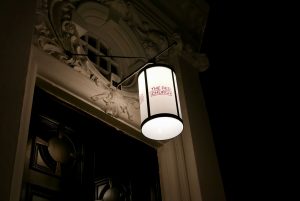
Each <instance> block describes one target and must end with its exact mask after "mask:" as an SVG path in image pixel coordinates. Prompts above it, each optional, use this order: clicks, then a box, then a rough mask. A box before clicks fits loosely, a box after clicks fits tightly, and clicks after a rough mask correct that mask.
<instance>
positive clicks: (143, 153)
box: [21, 87, 161, 201]
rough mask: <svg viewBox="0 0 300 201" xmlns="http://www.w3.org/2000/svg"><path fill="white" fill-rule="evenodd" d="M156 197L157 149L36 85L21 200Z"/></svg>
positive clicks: (157, 200) (154, 199)
mask: <svg viewBox="0 0 300 201" xmlns="http://www.w3.org/2000/svg"><path fill="white" fill-rule="evenodd" d="M52 200H55V201H58V200H64V201H66V200H72V201H74V200H75V201H77V200H78V201H80V200H82V201H83V200H84V201H92V200H99V201H100V200H102V201H138V200H145V201H161V193H160V185H159V170H158V160H157V153H156V150H155V149H154V148H152V147H150V146H148V145H146V144H144V143H142V142H140V141H138V140H136V139H133V138H131V137H129V136H127V135H126V134H124V133H122V132H121V131H119V130H117V129H115V128H113V127H111V126H108V125H107V124H105V123H103V122H101V121H100V120H98V119H96V118H93V117H92V116H90V115H88V114H86V113H84V112H82V111H80V110H78V109H76V108H74V107H72V106H71V105H69V104H67V103H65V102H63V101H60V100H59V99H57V98H56V97H54V96H52V95H50V94H48V93H47V92H46V91H44V90H42V89H40V88H38V87H36V89H35V93H34V100H33V107H32V114H31V121H30V130H29V137H28V144H27V152H26V162H25V169H24V176H23V188H22V196H21V201H52Z"/></svg>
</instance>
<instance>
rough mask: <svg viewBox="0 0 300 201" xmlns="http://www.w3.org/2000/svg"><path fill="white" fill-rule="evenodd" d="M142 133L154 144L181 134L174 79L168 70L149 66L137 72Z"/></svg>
mask: <svg viewBox="0 0 300 201" xmlns="http://www.w3.org/2000/svg"><path fill="white" fill-rule="evenodd" d="M138 85H139V100H140V114H141V130H142V133H143V135H145V136H146V137H148V138H150V139H154V140H166V139H170V138H173V137H175V136H177V135H179V134H180V133H181V132H182V130H183V122H182V114H181V109H180V102H179V95H178V87H177V81H176V75H175V72H174V70H173V68H172V67H171V66H168V65H165V64H154V63H148V64H146V66H144V68H143V69H142V70H141V71H140V72H139V76H138Z"/></svg>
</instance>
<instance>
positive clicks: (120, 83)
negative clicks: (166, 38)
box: [116, 41, 177, 88]
mask: <svg viewBox="0 0 300 201" xmlns="http://www.w3.org/2000/svg"><path fill="white" fill-rule="evenodd" d="M174 45H177V42H176V41H174V42H173V43H172V44H171V45H169V46H168V47H167V48H166V49H164V50H162V51H161V52H159V53H158V54H157V55H156V56H154V57H152V58H151V59H149V60H148V61H147V62H146V63H145V64H143V65H142V66H141V67H139V68H138V69H137V70H135V71H134V72H132V73H131V74H129V75H128V76H126V77H125V78H124V79H123V80H121V81H120V82H119V83H118V84H117V86H116V87H117V88H119V87H120V86H121V85H122V84H123V83H124V82H125V81H127V80H128V79H129V78H131V77H132V76H133V75H135V74H136V73H138V72H139V71H141V70H143V69H144V68H145V66H146V64H147V63H155V61H156V58H157V57H159V56H160V55H162V54H163V53H164V52H165V51H167V50H168V49H170V48H171V47H173V46H174Z"/></svg>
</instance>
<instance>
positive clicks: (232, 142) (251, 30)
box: [199, 0, 288, 201]
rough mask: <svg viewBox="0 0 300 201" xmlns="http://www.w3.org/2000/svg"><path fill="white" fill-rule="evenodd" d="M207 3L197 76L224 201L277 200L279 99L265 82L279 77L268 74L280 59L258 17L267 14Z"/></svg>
mask: <svg viewBox="0 0 300 201" xmlns="http://www.w3.org/2000/svg"><path fill="white" fill-rule="evenodd" d="M207 2H208V3H209V4H210V12H209V16H208V21H207V26H206V30H205V35H204V39H203V43H202V50H201V51H202V53H206V54H207V56H208V59H209V62H210V67H209V69H208V70H207V71H205V72H202V73H199V78H200V83H201V85H202V88H203V94H204V98H205V102H206V107H207V111H208V115H209V119H210V124H211V128H212V132H213V137H214V141H215V146H216V152H217V157H218V162H219V166H220V170H221V175H222V180H223V185H224V190H225V195H226V200H227V201H243V200H272V199H271V197H274V198H277V199H279V195H282V192H283V191H282V190H283V188H281V187H279V186H282V184H283V183H280V182H279V180H280V177H281V176H280V175H281V173H282V170H280V168H279V169H278V167H279V165H282V163H283V158H284V157H285V156H284V155H283V153H281V154H278V152H275V151H274V150H275V149H273V148H274V147H277V146H280V145H282V143H276V142H275V139H276V136H277V134H276V133H278V132H279V133H280V131H279V130H277V127H278V128H279V126H278V125H280V124H281V122H278V121H276V122H275V121H272V120H273V119H276V118H277V117H278V116H277V115H279V113H277V111H278V110H279V109H278V108H279V106H278V105H276V106H275V103H274V102H275V100H276V101H277V99H278V97H279V96H277V97H275V98H274V99H273V97H272V96H271V94H272V93H273V90H274V87H275V90H277V89H278V88H277V89H276V87H277V86H276V85H273V83H274V82H271V79H270V78H276V79H277V78H278V79H279V80H280V79H281V78H282V77H274V76H273V73H274V72H275V71H276V69H275V68H273V66H274V67H275V65H273V63H274V62H275V63H276V61H277V58H278V57H280V56H279V54H275V55H274V54H272V53H273V52H274V50H275V51H276V47H274V46H276V45H275V44H274V41H273V42H272V43H269V41H270V40H271V38H272V37H273V36H274V35H273V34H270V35H269V32H265V31H266V30H267V29H269V28H268V27H269V26H271V24H272V22H271V21H268V20H267V21H266V18H264V17H262V16H267V17H268V13H267V10H265V9H262V8H261V7H260V6H262V5H261V4H256V5H253V4H254V3H253V4H252V5H250V3H249V2H245V1H243V2H234V3H231V2H229V1H221V0H207ZM253 8H255V9H253ZM273 48H274V50H272V49H273ZM270 50H271V51H270ZM270 54H271V56H270ZM276 55H277V56H276ZM269 67H272V70H270V68H269ZM276 81H277V82H278V80H276ZM274 106H275V107H274ZM280 134H281V135H282V134H283V133H280ZM286 185H288V184H287V183H286ZM286 196H288V194H285V195H284V196H283V197H285V200H286V198H287V197H286Z"/></svg>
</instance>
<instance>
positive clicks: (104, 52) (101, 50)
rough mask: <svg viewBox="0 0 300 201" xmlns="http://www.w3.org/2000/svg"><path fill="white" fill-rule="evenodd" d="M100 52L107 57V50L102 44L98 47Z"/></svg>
mask: <svg viewBox="0 0 300 201" xmlns="http://www.w3.org/2000/svg"><path fill="white" fill-rule="evenodd" d="M100 52H101V53H103V54H104V55H106V56H107V55H108V49H107V48H106V47H105V46H104V45H103V44H101V45H100Z"/></svg>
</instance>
